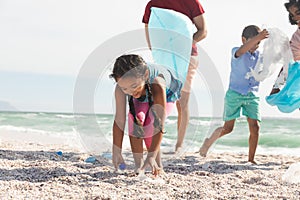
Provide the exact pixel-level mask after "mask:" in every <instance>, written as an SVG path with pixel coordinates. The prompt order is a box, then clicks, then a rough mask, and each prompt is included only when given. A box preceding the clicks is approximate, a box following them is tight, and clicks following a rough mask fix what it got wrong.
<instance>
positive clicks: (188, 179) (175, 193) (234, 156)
mask: <svg viewBox="0 0 300 200" xmlns="http://www.w3.org/2000/svg"><path fill="white" fill-rule="evenodd" d="M58 150H60V151H61V152H62V156H59V155H57V151H58ZM123 155H124V157H125V159H126V162H127V163H126V164H127V169H126V170H124V171H119V172H118V173H116V172H114V170H113V167H112V163H111V160H110V159H107V158H103V157H101V156H96V159H97V160H96V162H95V163H87V162H85V159H86V158H88V157H89V156H90V155H89V154H86V153H82V152H80V151H78V150H76V149H70V148H69V147H67V146H62V145H59V146H58V145H39V144H35V143H20V142H19V143H17V142H2V143H1V149H0V199H299V198H300V184H290V183H286V182H284V181H282V175H283V174H284V173H285V172H286V170H287V168H288V167H289V166H290V165H291V164H292V163H296V162H299V161H300V157H295V156H284V155H257V156H256V161H257V162H258V165H253V164H250V163H248V162H245V161H246V160H247V155H243V154H238V153H213V152H212V153H209V154H208V156H207V157H206V158H203V157H201V156H200V155H199V154H198V153H195V152H189V153H188V152H185V153H183V154H181V155H172V154H164V155H163V163H164V170H165V174H163V175H160V176H159V177H153V176H152V175H151V173H150V171H147V172H146V175H145V177H142V176H137V175H135V174H134V173H133V163H132V157H131V153H130V151H129V150H127V151H125V152H124V153H123Z"/></svg>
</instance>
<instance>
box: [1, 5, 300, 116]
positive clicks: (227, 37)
mask: <svg viewBox="0 0 300 200" xmlns="http://www.w3.org/2000/svg"><path fill="white" fill-rule="evenodd" d="M147 2H148V0H130V1H124V0H110V1H99V0H85V1H83V0H60V1H58V0H0V24H1V31H0V44H1V45H0V55H1V59H0V101H4V102H9V103H10V104H11V105H13V106H14V107H16V108H17V109H18V110H20V111H41V112H42V111H46V112H73V111H74V102H75V103H76V102H77V101H76V100H75V101H74V94H75V93H76V90H77V88H76V86H77V85H76V83H78V79H79V78H80V77H81V76H82V73H83V71H84V68H85V67H86V66H87V63H89V62H90V60H91V59H93V58H94V57H93V54H95V52H98V53H99V52H103V51H105V48H106V47H107V48H108V51H105V52H104V54H107V55H108V54H110V55H118V54H120V53H126V52H122V48H124V46H126V45H128V46H130V44H131V43H134V42H136V41H135V39H134V38H133V39H132V40H123V41H122V40H120V41H119V40H118V39H122V36H124V35H126V34H128V33H130V34H131V31H135V30H137V32H136V33H134V34H138V35H139V36H138V37H137V38H142V39H141V40H143V41H142V43H143V47H144V49H140V50H138V49H126V51H127V52H128V51H130V52H137V53H140V54H141V55H143V56H145V57H146V58H148V59H150V60H151V55H150V52H149V50H147V48H146V42H145V41H144V36H143V35H142V34H143V27H144V25H143V24H142V16H143V13H144V7H145V6H146V4H147ZM200 2H201V4H202V5H203V7H204V10H205V14H204V17H205V20H206V22H207V28H208V35H207V38H205V39H204V40H203V41H201V42H199V44H198V45H199V46H200V48H201V49H203V51H204V52H205V55H204V54H203V55H204V59H206V60H207V59H208V60H209V63H207V62H202V63H201V61H200V65H199V68H201V69H203V70H204V71H205V70H206V69H207V68H210V67H213V68H215V71H213V73H215V75H214V74H210V76H209V77H207V76H206V75H205V73H204V72H203V73H202V72H201V70H200V73H198V74H197V77H196V80H195V84H194V87H193V92H192V100H191V104H192V106H193V107H194V106H196V108H197V109H192V110H197V112H194V115H201V116H211V115H221V114H222V104H223V98H224V97H223V96H222V92H221V93H218V95H215V94H214V92H215V91H214V90H215V89H216V88H214V86H212V84H211V80H208V79H209V78H215V79H218V80H219V82H220V83H221V85H217V86H218V87H219V86H220V87H219V88H217V89H218V90H222V91H223V93H224V92H225V90H226V89H227V87H228V83H229V74H230V56H231V55H230V52H231V48H232V47H234V46H240V45H241V32H242V30H243V28H244V27H245V26H247V25H250V24H255V25H258V26H260V27H267V28H272V27H277V28H279V29H281V30H282V31H283V32H284V33H285V34H286V35H287V36H288V37H289V38H290V37H291V35H292V34H293V32H294V31H295V29H296V27H295V26H292V25H290V24H289V22H288V13H287V11H286V10H285V8H284V6H283V4H284V3H285V2H286V1H285V0H276V1H274V0H263V1H261V0H251V1H250V0H227V1H220V0H204V1H200ZM130 34H129V35H130ZM134 34H133V35H134ZM131 36H132V34H131ZM136 40H138V39H136ZM114 41H119V43H118V44H119V45H120V48H119V47H118V46H117V45H115V43H114ZM110 44H112V45H111V46H110ZM133 46H134V45H133ZM100 57H101V56H100ZM100 57H99V59H100ZM99 63H101V66H98V67H99V68H101V69H102V71H99V72H97V73H98V74H97V76H98V77H97V78H98V79H97V80H94V81H95V82H96V85H95V82H94V83H93V84H94V85H95V88H93V87H94V86H93V87H92V90H93V89H95V90H94V91H93V93H92V96H93V100H92V101H90V102H89V103H90V104H93V105H92V107H93V109H94V110H95V112H98V113H110V112H113V109H114V106H113V105H114V99H113V96H112V94H113V87H114V84H115V83H114V81H112V80H110V79H109V78H108V75H109V72H110V69H111V64H112V63H113V57H109V56H108V57H107V58H106V57H105V56H104V57H103V56H102V60H101V61H100V62H99ZM102 64H103V65H102ZM99 65H100V64H99ZM95 66H97V65H95ZM92 75H93V74H92ZM94 75H95V74H94ZM78 77H79V78H78ZM94 78H95V77H94ZM274 79H275V77H270V78H269V79H267V80H265V81H264V82H262V83H261V87H260V92H259V94H260V96H261V102H262V105H261V113H262V116H276V117H300V114H299V112H298V111H296V112H293V113H290V114H283V113H280V112H279V111H278V110H277V108H275V107H271V106H269V105H267V104H266V102H265V100H264V98H265V96H267V95H268V94H269V91H270V89H271V87H272V84H273V82H274ZM76 81H77V82H76ZM212 97H213V98H215V97H217V98H218V99H217V100H216V99H214V100H212ZM78 102H79V101H78ZM216 102H217V103H216ZM216 104H218V105H216ZM81 105H83V107H84V105H85V103H84V102H82V103H81Z"/></svg>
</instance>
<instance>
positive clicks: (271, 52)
mask: <svg viewBox="0 0 300 200" xmlns="http://www.w3.org/2000/svg"><path fill="white" fill-rule="evenodd" d="M268 32H269V38H268V39H266V40H265V41H264V46H263V52H262V53H261V54H260V55H259V58H258V61H257V63H256V66H255V67H254V70H252V69H251V72H249V73H248V74H247V75H246V78H250V77H251V76H253V77H254V78H255V80H256V81H263V80H265V79H266V78H268V77H270V76H271V75H272V74H274V72H276V71H277V72H279V70H280V69H281V68H282V67H284V69H283V72H284V73H285V74H287V71H288V65H289V62H290V61H291V60H292V59H293V55H292V51H291V48H290V41H289V38H288V37H287V36H286V35H285V34H284V33H283V32H282V31H281V30H280V29H278V28H270V29H268Z"/></svg>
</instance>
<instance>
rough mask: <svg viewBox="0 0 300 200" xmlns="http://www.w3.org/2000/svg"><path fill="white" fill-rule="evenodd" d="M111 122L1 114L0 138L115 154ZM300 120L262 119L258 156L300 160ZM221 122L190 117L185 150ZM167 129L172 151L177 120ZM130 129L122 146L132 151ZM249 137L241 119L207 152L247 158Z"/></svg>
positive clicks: (101, 117)
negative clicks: (286, 157)
mask: <svg viewBox="0 0 300 200" xmlns="http://www.w3.org/2000/svg"><path fill="white" fill-rule="evenodd" d="M113 119H114V116H113V115H111V114H73V113H44V112H0V140H1V138H2V140H5V138H3V137H9V138H13V139H15V140H20V141H23V142H27V141H28V142H30V141H34V142H36V143H49V144H50V143H57V144H63V145H69V146H71V147H79V146H81V147H82V148H83V149H84V151H87V152H90V153H96V154H98V153H103V152H111V146H112V125H113ZM299 122H300V119H297V118H263V119H262V121H261V123H260V125H261V128H260V136H259V144H258V148H257V154H283V155H295V156H300V123H299ZM222 124H223V122H222V119H221V118H211V117H191V118H190V123H189V127H188V130H187V133H186V136H185V140H184V146H183V151H187V152H196V151H198V150H199V148H200V146H201V144H202V142H203V141H204V139H205V138H206V137H208V136H209V135H210V134H211V133H212V131H213V130H214V129H215V128H217V127H219V126H221V125H222ZM165 129H166V133H165V134H164V135H163V140H162V143H161V149H162V151H165V152H172V151H174V147H175V144H176V139H177V131H176V129H177V118H176V116H171V117H169V118H168V119H167V120H166V124H165ZM126 130H127V127H126ZM126 130H125V136H124V141H123V148H124V149H126V148H127V149H130V143H129V139H128V134H127V131H126ZM1 135H2V136H1ZM4 135H5V136H4ZM248 137H249V130H248V124H247V120H246V118H239V119H237V121H236V123H235V127H234V130H233V132H232V133H230V134H228V135H226V136H224V137H222V138H220V139H219V140H218V141H217V142H216V143H215V144H214V145H213V146H212V147H211V149H210V151H209V152H237V153H245V154H247V153H248ZM0 144H1V143H0Z"/></svg>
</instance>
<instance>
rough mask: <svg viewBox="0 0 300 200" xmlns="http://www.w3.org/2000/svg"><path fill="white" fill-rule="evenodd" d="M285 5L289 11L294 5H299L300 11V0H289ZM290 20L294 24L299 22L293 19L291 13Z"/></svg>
mask: <svg viewBox="0 0 300 200" xmlns="http://www.w3.org/2000/svg"><path fill="white" fill-rule="evenodd" d="M284 6H285V8H286V10H287V11H288V12H289V9H290V8H291V7H292V6H295V7H297V8H298V10H299V11H300V1H299V0H289V2H287V3H285V4H284ZM289 20H290V23H291V24H292V25H295V24H297V22H296V21H295V20H293V16H292V15H291V14H289Z"/></svg>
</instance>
